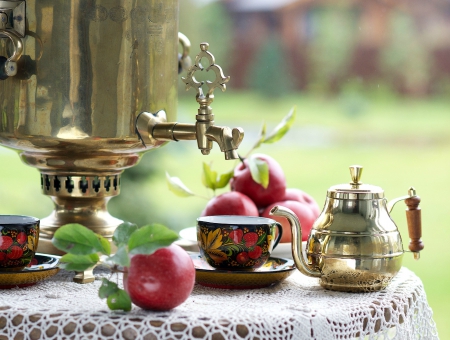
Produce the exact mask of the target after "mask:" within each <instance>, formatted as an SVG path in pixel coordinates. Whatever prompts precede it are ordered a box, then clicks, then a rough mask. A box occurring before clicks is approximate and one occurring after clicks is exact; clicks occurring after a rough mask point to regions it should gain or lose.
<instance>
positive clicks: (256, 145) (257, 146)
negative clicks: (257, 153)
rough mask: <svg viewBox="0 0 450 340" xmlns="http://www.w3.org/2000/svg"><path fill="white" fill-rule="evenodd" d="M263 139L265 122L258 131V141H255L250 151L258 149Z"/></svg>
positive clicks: (264, 137) (264, 136)
mask: <svg viewBox="0 0 450 340" xmlns="http://www.w3.org/2000/svg"><path fill="white" fill-rule="evenodd" d="M265 139H266V122H264V123H263V125H262V126H261V130H260V131H259V139H258V140H257V141H256V143H255V145H254V146H253V148H252V150H254V149H256V148H259V147H260V146H261V144H262V143H264V141H265Z"/></svg>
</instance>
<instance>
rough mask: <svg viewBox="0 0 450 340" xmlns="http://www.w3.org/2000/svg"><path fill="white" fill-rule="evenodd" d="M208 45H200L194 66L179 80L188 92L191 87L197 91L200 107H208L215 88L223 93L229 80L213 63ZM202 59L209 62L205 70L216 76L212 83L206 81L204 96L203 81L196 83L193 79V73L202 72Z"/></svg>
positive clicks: (212, 98)
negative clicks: (206, 88)
mask: <svg viewBox="0 0 450 340" xmlns="http://www.w3.org/2000/svg"><path fill="white" fill-rule="evenodd" d="M208 48H209V44H208V43H201V44H200V50H201V51H200V53H199V54H197V56H196V57H195V62H194V64H193V65H192V66H191V67H190V69H189V71H188V73H187V76H186V77H182V78H181V79H182V80H183V81H184V83H185V84H186V90H189V89H190V88H191V87H193V88H195V89H196V90H197V102H198V103H199V104H200V105H209V104H211V103H212V101H213V100H214V90H215V88H216V87H220V89H221V90H222V91H225V90H226V89H227V86H226V85H225V84H226V83H227V82H228V81H229V80H230V77H229V76H225V75H224V74H223V71H222V68H221V67H220V66H219V65H217V64H216V63H215V59H214V56H213V55H212V54H211V52H209V51H208ZM203 58H206V59H207V60H208V62H209V66H208V67H207V68H206V71H207V72H208V71H209V70H212V71H213V72H214V73H215V74H216V78H215V79H214V81H209V80H207V81H206V85H207V86H208V92H207V93H206V96H205V94H204V93H203V89H202V86H203V85H204V83H205V82H204V81H198V80H197V79H195V76H194V73H195V72H197V71H199V70H200V71H203V70H204V67H203V65H202V64H201V60H202V59H203Z"/></svg>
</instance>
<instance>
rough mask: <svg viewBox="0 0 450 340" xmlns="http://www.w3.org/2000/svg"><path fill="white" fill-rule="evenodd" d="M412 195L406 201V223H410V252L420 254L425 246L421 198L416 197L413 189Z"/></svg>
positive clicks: (411, 190)
mask: <svg viewBox="0 0 450 340" xmlns="http://www.w3.org/2000/svg"><path fill="white" fill-rule="evenodd" d="M410 193H411V194H412V195H411V196H410V197H409V198H406V199H405V203H406V205H407V208H406V221H407V223H408V233H409V238H410V239H411V241H410V242H409V250H411V251H412V252H414V253H418V252H419V251H421V250H422V249H423V248H424V244H423V242H422V240H421V239H420V238H421V237H422V215H421V209H420V208H419V203H420V197H419V196H416V194H415V190H414V189H413V188H411V189H410Z"/></svg>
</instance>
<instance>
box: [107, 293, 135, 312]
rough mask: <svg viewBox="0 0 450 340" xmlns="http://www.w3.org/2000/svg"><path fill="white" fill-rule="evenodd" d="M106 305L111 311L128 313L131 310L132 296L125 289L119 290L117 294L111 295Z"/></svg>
mask: <svg viewBox="0 0 450 340" xmlns="http://www.w3.org/2000/svg"><path fill="white" fill-rule="evenodd" d="M106 303H107V304H108V307H109V309H111V310H124V311H126V312H128V311H130V310H131V299H130V296H129V295H128V293H127V292H126V291H124V290H123V289H119V290H117V292H115V293H113V294H111V295H109V296H108V299H107V300H106Z"/></svg>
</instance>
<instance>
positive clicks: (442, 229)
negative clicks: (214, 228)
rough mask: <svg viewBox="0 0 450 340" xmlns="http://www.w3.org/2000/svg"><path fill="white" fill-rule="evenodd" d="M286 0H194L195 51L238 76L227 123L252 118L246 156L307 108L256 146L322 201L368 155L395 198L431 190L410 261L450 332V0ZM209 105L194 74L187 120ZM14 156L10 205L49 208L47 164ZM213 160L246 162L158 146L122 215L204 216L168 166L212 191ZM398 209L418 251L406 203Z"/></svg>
mask: <svg viewBox="0 0 450 340" xmlns="http://www.w3.org/2000/svg"><path fill="white" fill-rule="evenodd" d="M273 2H274V1H271V2H268V1H259V2H258V1H248V2H245V1H241V2H239V1H231V0H228V1H213V2H198V1H194V0H182V1H181V4H180V31H181V32H183V33H184V34H186V35H187V36H188V37H189V38H190V39H191V42H192V51H191V56H194V55H195V54H196V53H197V52H198V51H199V49H198V46H199V43H200V42H203V41H207V42H209V43H210V51H211V52H212V53H213V54H214V56H215V57H216V62H217V63H218V64H219V65H221V66H222V68H223V69H224V72H225V74H226V75H231V80H230V82H229V83H228V90H227V91H226V92H225V93H216V99H215V101H214V103H213V104H212V107H213V109H214V113H215V116H216V117H215V118H216V119H215V120H216V124H218V125H226V126H230V127H236V126H241V127H243V128H244V130H245V138H244V141H243V142H242V144H241V147H240V153H241V154H242V155H245V154H246V153H247V152H248V150H249V149H250V148H251V147H252V145H253V144H254V142H255V141H256V138H257V136H258V133H259V130H260V127H261V125H262V123H263V122H266V124H267V127H268V130H269V131H270V130H271V129H273V128H274V127H275V126H276V125H277V124H278V122H280V121H281V119H282V118H283V117H284V116H285V115H286V114H287V113H288V112H289V110H290V109H291V108H292V107H293V106H296V108H297V117H296V121H295V123H294V125H293V127H292V129H291V130H290V131H289V132H288V134H287V135H286V136H285V137H284V138H283V139H282V140H281V141H279V142H277V143H275V144H270V145H268V144H267V145H266V144H265V145H263V146H261V147H260V148H259V149H257V150H256V151H257V152H262V153H266V154H268V155H271V156H272V157H274V158H275V159H276V160H277V161H278V162H279V163H280V164H281V166H282V167H283V169H284V171H285V174H286V178H287V185H288V187H296V188H300V189H302V190H304V191H306V192H308V193H309V194H311V196H313V197H314V198H315V199H316V201H317V202H318V203H319V205H321V206H322V205H323V203H324V201H325V196H326V191H327V189H328V188H329V187H330V186H332V185H335V184H339V183H346V182H348V181H349V180H350V177H349V171H348V166H349V165H352V164H360V165H363V166H364V169H365V170H364V173H363V178H362V180H363V182H365V183H368V184H373V185H378V186H380V187H382V188H383V189H384V190H385V193H386V196H387V198H388V199H392V198H395V197H398V196H402V195H405V194H406V193H407V190H408V188H409V187H410V186H414V187H415V188H416V190H417V193H418V195H419V196H421V198H422V203H421V207H422V216H423V241H424V243H425V250H424V251H423V253H422V257H421V259H420V261H414V260H413V259H412V255H411V254H408V253H406V254H405V256H404V265H405V266H406V267H408V268H409V269H411V270H413V271H414V272H415V273H416V274H417V275H418V276H419V277H420V278H421V279H422V281H423V284H424V286H425V290H426V292H427V296H428V300H429V303H430V305H431V307H432V309H433V312H434V320H435V321H436V323H437V327H438V331H439V336H440V338H441V339H450V324H449V323H448V322H447V315H448V310H447V309H448V306H449V305H450V294H449V293H448V292H447V288H448V287H449V286H450V272H449V271H448V270H446V266H447V265H448V262H447V256H449V252H448V250H447V249H448V242H449V240H450V228H449V227H448V221H447V215H446V210H445V207H444V202H445V192H446V190H448V189H450V162H449V161H448V160H447V157H448V155H450V133H449V127H450V109H449V108H450V39H449V37H450V3H449V2H448V1H445V2H444V1H443V2H440V1H434V2H430V3H423V2H420V1H413V0H411V1H408V2H401V3H399V4H397V3H396V2H393V1H370V0H364V1H363V0H361V1H350V0H347V1H339V2H334V1H295V0H292V1H281V2H279V4H280V5H276V4H275V5H274V4H273ZM271 3H272V4H271ZM245 4H247V6H245ZM252 4H253V5H252ZM252 6H253V7H252ZM196 111H197V103H196V101H195V93H194V92H193V90H190V91H188V92H185V91H184V86H182V84H181V81H180V94H179V114H178V120H179V121H180V122H186V123H193V122H194V120H195V114H196ZM0 162H1V164H2V165H3V166H2V167H1V168H0V175H1V178H3V181H2V185H1V186H0V194H1V197H2V198H3V200H2V204H1V205H0V213H3V214H25V215H33V216H36V217H40V218H43V217H45V216H47V215H48V214H49V213H50V211H51V210H52V203H51V201H50V199H49V198H47V197H44V196H43V195H42V194H41V192H40V185H39V183H40V177H39V173H38V171H37V170H35V169H32V168H30V167H27V166H25V165H23V164H22V163H21V162H20V160H19V157H18V156H17V155H16V154H15V153H14V152H13V151H11V150H8V149H5V148H0ZM203 162H208V163H209V164H211V166H212V168H213V170H216V171H218V172H220V173H222V172H226V171H229V170H231V169H232V168H233V167H234V166H235V165H236V162H234V161H225V160H224V158H223V154H222V153H221V152H219V150H218V148H217V146H215V148H214V149H213V150H212V152H211V154H210V155H209V156H203V155H201V153H200V151H198V150H197V149H196V145H195V142H180V143H169V144H168V145H166V146H164V147H163V148H161V149H159V150H155V151H153V152H150V153H147V154H145V155H144V157H143V158H142V160H141V162H140V163H139V165H137V166H135V167H134V168H131V169H128V170H127V171H125V173H124V175H123V180H122V189H121V190H122V191H121V194H120V195H119V196H118V197H115V198H113V199H112V200H111V202H110V204H109V210H110V212H111V213H112V214H113V215H115V216H116V217H119V218H121V219H124V220H128V221H131V222H134V223H137V224H139V225H143V224H146V223H152V222H160V223H163V224H166V225H167V226H169V227H170V228H172V229H174V230H181V229H183V228H186V227H190V226H193V225H195V219H196V217H197V216H199V214H200V213H201V211H202V209H203V208H204V206H205V204H206V202H207V200H206V199H204V198H200V197H190V198H180V197H177V196H175V195H174V194H173V193H171V192H170V191H169V190H168V187H167V184H166V180H165V172H166V171H167V172H168V173H169V174H170V175H171V176H175V177H179V178H180V179H181V180H182V181H183V182H184V183H185V184H186V185H187V186H188V187H189V188H190V189H191V190H192V191H193V192H195V193H197V194H198V195H200V196H206V197H212V195H213V194H214V193H212V192H211V191H209V190H208V189H206V188H204V187H203V185H202V183H201V172H202V163H203ZM227 190H229V189H228V188H225V189H222V190H220V191H218V192H216V195H217V194H220V193H221V192H224V191H227ZM392 217H393V219H394V220H395V221H396V223H397V225H398V227H399V229H400V231H401V232H402V235H403V239H404V246H405V248H406V247H407V244H408V241H409V239H408V235H407V227H406V219H405V213H404V206H403V205H402V203H400V204H398V205H396V207H395V209H394V211H393V213H392Z"/></svg>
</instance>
